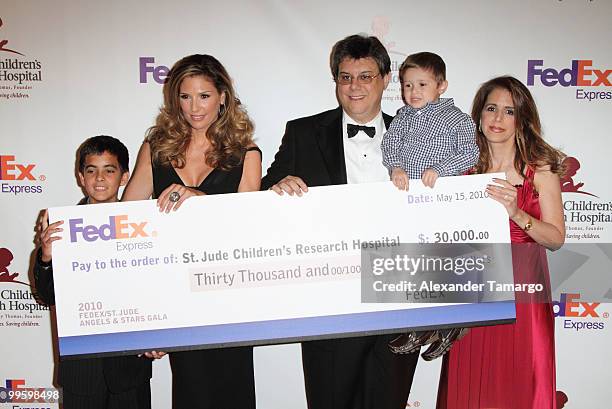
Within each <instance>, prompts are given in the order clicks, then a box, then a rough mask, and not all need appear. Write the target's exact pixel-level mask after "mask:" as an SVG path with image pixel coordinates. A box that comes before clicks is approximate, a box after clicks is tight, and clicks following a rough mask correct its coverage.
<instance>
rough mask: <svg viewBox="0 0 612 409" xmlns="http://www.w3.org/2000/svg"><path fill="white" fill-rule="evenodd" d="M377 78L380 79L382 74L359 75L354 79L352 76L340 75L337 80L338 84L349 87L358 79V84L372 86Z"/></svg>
mask: <svg viewBox="0 0 612 409" xmlns="http://www.w3.org/2000/svg"><path fill="white" fill-rule="evenodd" d="M376 77H380V73H378V74H376V75H372V74H359V75H358V76H356V77H353V76H352V75H350V74H340V75H338V77H337V78H336V82H337V83H338V84H340V85H349V84H351V83H352V82H353V79H356V80H357V83H358V84H370V83H371V82H372V81H374V78H376Z"/></svg>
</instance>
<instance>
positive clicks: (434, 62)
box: [381, 52, 479, 190]
mask: <svg viewBox="0 0 612 409" xmlns="http://www.w3.org/2000/svg"><path fill="white" fill-rule="evenodd" d="M399 74H400V79H401V83H402V95H403V97H404V102H405V103H406V105H405V106H404V107H403V108H401V109H400V110H399V111H398V112H397V115H396V116H395V118H394V119H393V122H391V125H390V126H389V129H388V130H387V133H386V134H385V135H384V137H383V141H382V145H381V149H382V154H383V164H384V165H385V166H386V167H387V169H389V172H390V174H391V180H392V181H393V184H394V185H395V186H397V187H398V188H400V189H403V190H408V180H409V179H421V180H422V181H423V184H424V185H425V186H429V187H433V186H434V184H435V183H436V180H437V179H438V177H440V176H455V175H461V174H463V173H465V171H467V170H468V169H470V168H471V167H472V166H474V165H475V164H476V162H477V160H478V154H479V151H478V146H477V145H476V138H475V132H476V126H475V125H474V121H472V118H470V116H469V115H467V114H466V113H463V112H461V110H460V109H459V108H457V107H455V105H454V103H453V100H452V98H440V96H441V95H442V94H443V93H444V91H446V88H447V87H448V82H447V81H446V65H445V64H444V61H443V60H442V58H440V56H438V55H437V54H434V53H429V52H421V53H417V54H412V55H409V56H408V58H406V60H405V61H404V62H403V63H402V65H401V66H400V69H399Z"/></svg>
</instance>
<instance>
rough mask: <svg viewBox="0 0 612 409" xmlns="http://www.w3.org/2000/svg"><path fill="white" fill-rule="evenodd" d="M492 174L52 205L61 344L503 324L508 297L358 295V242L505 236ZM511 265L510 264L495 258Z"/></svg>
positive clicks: (102, 346)
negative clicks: (491, 190)
mask: <svg viewBox="0 0 612 409" xmlns="http://www.w3.org/2000/svg"><path fill="white" fill-rule="evenodd" d="M491 178H492V175H490V174H489V175H474V176H461V177H448V178H440V179H438V181H437V184H436V187H435V189H430V188H425V187H424V186H423V185H422V184H421V183H420V181H416V180H414V181H411V182H410V191H409V192H405V191H399V190H398V189H396V188H395V187H394V186H393V185H392V184H391V183H390V182H385V183H372V184H359V185H341V186H327V187H316V188H310V189H309V191H308V193H306V194H304V195H303V196H302V197H297V196H293V197H292V196H289V195H283V196H279V195H277V194H276V193H274V192H271V191H266V192H252V193H239V194H226V195H214V196H202V197H195V198H190V199H189V200H187V201H186V202H185V203H184V204H183V206H182V207H181V208H180V209H179V210H178V211H176V212H171V213H169V214H166V213H160V212H159V210H158V209H157V207H156V202H155V201H153V200H148V201H139V202H128V203H112V204H99V205H91V206H70V207H58V208H52V209H50V211H49V214H50V221H51V222H54V221H58V220H63V221H64V225H63V228H64V230H63V232H62V240H59V241H56V242H54V244H53V268H54V278H55V293H56V302H57V327H58V328H57V330H58V337H59V348H60V354H61V355H63V356H67V355H93V354H99V355H104V354H109V355H110V354H113V353H114V354H117V353H119V352H118V351H121V352H123V353H125V352H126V351H127V352H130V353H133V352H140V351H147V350H166V351H172V350H186V349H198V348H207V347H219V346H230V345H244V344H251V345H257V344H273V343H280V342H292V341H299V340H306V339H315V338H336V337H342V336H352V335H363V334H374V333H385V332H387V333H390V332H397V331H398V329H403V328H431V327H436V326H445V325H446V326H448V325H451V324H457V323H461V324H466V323H492V322H507V321H508V320H512V319H513V318H514V304H513V303H494V304H493V305H482V304H480V305H479V304H463V305H437V304H414V303H396V302H393V303H384V302H381V303H377V302H362V298H361V285H362V284H361V279H360V271H361V253H362V250H363V249H370V250H378V249H385V248H389V247H393V246H397V245H399V243H424V242H430V243H434V242H440V241H441V240H442V241H445V242H452V241H453V238H455V239H456V240H464V241H465V240H468V241H474V242H490V243H509V241H510V238H509V228H508V215H507V213H506V211H505V209H504V208H503V206H501V205H500V204H499V203H497V202H495V201H494V200H492V199H490V198H488V197H487V195H486V192H485V187H486V185H487V183H489V182H490V181H491ZM508 268H509V269H511V266H508Z"/></svg>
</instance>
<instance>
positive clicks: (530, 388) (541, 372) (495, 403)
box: [437, 169, 556, 409]
mask: <svg viewBox="0 0 612 409" xmlns="http://www.w3.org/2000/svg"><path fill="white" fill-rule="evenodd" d="M533 174H534V171H533V170H532V169H529V170H527V173H526V176H527V177H526V178H525V181H524V182H523V185H522V186H518V206H519V207H520V208H521V209H523V210H524V211H526V212H527V213H529V214H530V215H531V216H532V217H534V218H537V219H540V217H541V212H540V204H539V200H538V193H537V191H536V190H535V188H534V186H533ZM510 238H511V240H512V243H513V245H512V262H513V266H514V279H515V282H518V283H540V284H542V285H543V286H544V289H545V293H546V294H545V296H544V297H542V296H540V297H539V298H538V299H537V300H536V299H533V300H531V301H532V302H529V299H527V298H528V297H522V299H521V300H520V301H517V304H516V322H515V323H514V324H507V325H496V326H490V327H478V328H472V329H470V331H469V333H468V334H467V335H466V336H465V337H464V338H463V339H461V340H460V341H457V342H456V343H455V344H454V345H453V347H452V348H451V350H450V351H449V352H448V353H447V354H446V355H445V356H444V360H443V362H442V373H441V376H440V386H439V389H438V402H437V409H476V408H483V409H484V408H487V409H489V408H491V409H492V408H495V409H554V408H555V389H556V384H555V339H554V315H553V309H552V304H551V303H550V277H549V275H548V263H547V260H546V250H545V249H544V248H543V247H542V246H540V245H538V244H536V243H534V242H533V240H532V239H531V238H530V237H529V236H528V235H527V234H526V233H525V232H524V231H523V230H522V229H521V228H520V227H519V226H518V225H516V223H514V222H512V221H510ZM517 297H518V296H517Z"/></svg>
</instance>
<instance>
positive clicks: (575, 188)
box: [561, 156, 598, 197]
mask: <svg viewBox="0 0 612 409" xmlns="http://www.w3.org/2000/svg"><path fill="white" fill-rule="evenodd" d="M563 164H564V165H565V175H563V177H562V178H561V191H562V192H571V193H582V194H584V195H589V196H595V197H598V196H597V195H594V194H593V193H589V192H585V191H582V190H580V188H582V187H583V186H584V183H582V182H579V183H574V176H576V173H577V172H578V169H580V161H578V159H576V158H574V157H573V156H568V157H567V158H565V159H564V160H563Z"/></svg>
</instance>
